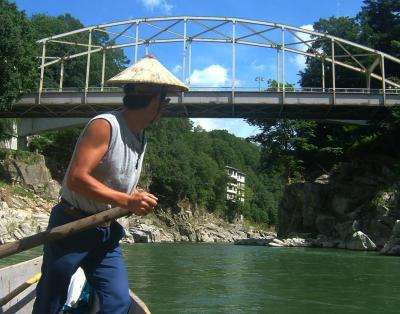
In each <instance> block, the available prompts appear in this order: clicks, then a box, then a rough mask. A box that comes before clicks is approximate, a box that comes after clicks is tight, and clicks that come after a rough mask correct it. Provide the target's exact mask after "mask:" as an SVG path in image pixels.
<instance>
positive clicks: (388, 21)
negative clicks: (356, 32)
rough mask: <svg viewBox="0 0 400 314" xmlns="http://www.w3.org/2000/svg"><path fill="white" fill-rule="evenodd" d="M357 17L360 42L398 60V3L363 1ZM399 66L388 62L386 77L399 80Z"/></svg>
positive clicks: (399, 47)
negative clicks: (360, 30) (360, 29)
mask: <svg viewBox="0 0 400 314" xmlns="http://www.w3.org/2000/svg"><path fill="white" fill-rule="evenodd" d="M364 4H365V6H364V7H363V8H362V10H361V12H360V13H359V14H358V15H357V20H358V22H359V24H360V25H361V28H362V33H361V35H360V41H361V42H362V43H364V44H365V45H367V46H369V47H371V48H375V49H378V50H381V51H384V52H386V53H388V54H391V55H393V56H395V57H397V58H400V1H399V0H364ZM399 73H400V65H399V64H397V63H394V62H390V61H388V64H387V66H386V76H387V77H388V78H391V79H394V80H396V78H397V80H398V79H399V78H400V74H399Z"/></svg>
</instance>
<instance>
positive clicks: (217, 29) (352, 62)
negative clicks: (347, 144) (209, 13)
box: [0, 16, 400, 120]
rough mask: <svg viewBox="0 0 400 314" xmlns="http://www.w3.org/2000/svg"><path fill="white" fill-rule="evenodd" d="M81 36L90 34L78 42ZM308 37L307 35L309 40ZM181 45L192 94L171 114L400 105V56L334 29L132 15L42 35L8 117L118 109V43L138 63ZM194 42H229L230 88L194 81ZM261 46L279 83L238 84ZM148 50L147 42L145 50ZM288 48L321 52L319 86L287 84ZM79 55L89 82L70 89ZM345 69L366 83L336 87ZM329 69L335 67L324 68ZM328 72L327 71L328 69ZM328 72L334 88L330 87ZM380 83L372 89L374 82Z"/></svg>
mask: <svg viewBox="0 0 400 314" xmlns="http://www.w3.org/2000/svg"><path fill="white" fill-rule="evenodd" d="M95 33H106V34H108V35H109V36H110V39H109V41H108V42H107V43H105V44H104V45H102V46H99V45H96V44H94V43H93V36H94V34H95ZM76 35H81V37H84V39H82V40H77V39H76V38H77V36H76ZM305 36H307V37H308V38H307V39H305ZM318 41H319V42H325V43H326V45H327V46H329V47H330V49H329V50H330V51H323V50H321V49H315V48H314V47H313V43H315V42H318ZM171 43H181V44H182V46H181V48H179V52H178V53H179V54H180V55H181V58H182V63H181V67H182V77H181V78H182V80H183V81H185V82H186V83H187V84H188V85H189V87H190V90H189V92H186V93H184V94H181V95H178V96H174V97H172V101H171V103H170V105H169V107H168V108H166V110H165V115H166V116H171V117H180V116H187V117H231V118H232V117H265V118H305V119H343V120H348V119H351V120H368V119H374V118H385V117H386V116H387V115H388V114H389V109H390V108H391V107H393V106H398V105H400V84H399V83H398V82H396V81H394V80H393V79H391V78H388V77H387V72H388V71H387V69H388V67H391V66H394V65H395V66H399V65H400V59H398V58H396V57H393V56H391V55H389V54H387V53H384V52H382V51H378V50H375V49H372V48H369V47H366V46H363V45H360V44H357V43H354V42H351V41H348V40H345V39H342V38H338V37H335V36H331V35H329V34H323V33H318V32H315V31H311V30H307V29H303V28H299V27H293V26H289V25H285V24H279V23H272V22H266V21H257V20H249V19H241V18H225V17H195V16H180V17H163V18H141V19H132V20H126V21H120V22H114V23H107V24H101V25H93V26H89V27H85V28H82V29H78V30H74V31H71V32H67V33H63V34H58V35H54V36H51V37H48V38H44V39H41V40H39V41H38V44H39V45H41V47H42V54H41V57H40V58H41V65H40V82H39V89H38V91H36V92H33V93H29V94H27V95H25V96H24V97H22V99H21V100H20V101H18V102H17V103H16V104H15V105H14V106H13V110H12V111H11V112H8V113H4V112H3V113H0V116H2V117H90V116H93V115H95V114H97V113H100V112H104V111H107V110H113V109H118V108H120V104H121V98H122V93H121V90H119V89H115V88H109V87H107V86H106V85H105V81H106V79H107V78H106V73H107V69H106V61H105V60H106V55H107V53H109V51H111V50H113V49H121V48H123V49H128V48H129V47H132V48H133V51H132V55H133V56H134V61H137V60H138V58H139V48H140V47H144V49H145V51H146V54H147V53H148V52H149V47H150V46H153V45H159V44H171ZM193 43H214V44H218V43H222V44H226V45H230V46H231V53H230V56H229V58H230V59H231V64H232V70H231V80H230V81H231V84H230V86H229V87H225V88H205V87H203V88H198V87H195V86H192V84H191V82H190V77H191V74H192V50H193V47H192V46H193ZM49 45H57V46H59V49H58V50H59V51H61V52H62V55H58V56H48V55H47V54H46V47H49ZM239 45H241V46H242V45H243V46H251V47H260V48H264V49H272V50H275V51H276V64H277V69H278V70H277V73H276V81H277V82H278V87H277V88H276V89H269V90H265V89H264V90H261V89H258V88H241V87H240V86H237V83H236V82H237V79H238V78H237V73H236V64H237V47H238V46H239ZM71 46H74V47H80V49H82V51H81V52H79V53H74V54H68V47H71ZM142 49H143V48H142ZM93 54H101V55H102V68H101V82H99V86H89V80H90V74H91V56H92V55H93ZM288 54H297V55H302V56H305V57H310V58H315V59H317V60H320V62H321V82H322V84H321V86H320V87H319V88H299V89H298V88H288V87H286V74H287V73H286V71H287V69H286V66H285V65H286V60H287V55H288ZM76 58H85V59H86V76H85V85H84V86H77V87H76V88H64V87H63V79H64V64H66V63H67V62H68V61H70V60H73V59H76ZM49 67H59V74H60V76H59V87H58V88H56V89H54V88H53V89H49V88H46V87H45V84H44V82H45V77H46V69H48V68H49ZM337 67H342V68H346V69H349V70H351V71H355V72H357V73H359V74H360V75H364V76H365V82H366V85H365V87H364V88H357V89H354V88H353V89H352V88H337V87H336V85H337V83H336V68H337ZM328 68H329V71H326V69H328ZM325 72H328V73H325ZM328 75H329V81H330V82H331V84H330V86H326V83H325V82H326V81H327V77H328ZM372 79H374V80H377V81H378V82H379V86H380V88H378V89H371V80H372Z"/></svg>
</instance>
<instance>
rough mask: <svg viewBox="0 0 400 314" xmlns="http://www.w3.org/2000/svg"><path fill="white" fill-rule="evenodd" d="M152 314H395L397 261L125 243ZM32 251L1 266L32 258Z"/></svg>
mask: <svg viewBox="0 0 400 314" xmlns="http://www.w3.org/2000/svg"><path fill="white" fill-rule="evenodd" d="M123 250H124V254H125V257H126V264H127V269H128V276H129V283H130V286H131V288H132V289H133V290H134V291H135V292H136V293H137V294H138V295H139V296H140V297H141V298H142V299H143V300H144V301H145V303H146V304H147V305H148V306H149V308H150V310H151V311H152V313H154V314H157V313H271V314H275V313H277V314H280V313H282V314H286V313H287V314H289V313H306V314H331V313H332V314H333V313H334V314H336V313H363V314H367V313H371V314H372V313H374V314H375V313H385V314H386V313H399V312H400V257H384V256H379V255H378V254H377V253H371V252H354V251H346V250H327V249H303V248H267V247H251V246H234V245H223V244H221V245H216V244H213V245H211V244H135V245H123ZM38 254H40V250H39V249H36V250H32V251H29V252H27V253H22V254H20V255H18V256H16V257H15V256H14V257H12V258H7V259H4V260H0V265H5V264H10V263H11V264H12V263H15V262H17V261H20V260H23V259H26V258H27V257H29V258H32V257H34V256H37V255H38Z"/></svg>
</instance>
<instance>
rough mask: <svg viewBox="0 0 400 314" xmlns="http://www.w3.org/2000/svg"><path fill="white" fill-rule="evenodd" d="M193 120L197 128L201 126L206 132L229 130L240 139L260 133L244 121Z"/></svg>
mask: <svg viewBox="0 0 400 314" xmlns="http://www.w3.org/2000/svg"><path fill="white" fill-rule="evenodd" d="M191 120H192V121H193V123H194V125H195V126H201V127H202V128H203V129H205V130H206V131H212V130H227V131H228V132H229V133H232V134H234V135H236V136H238V137H244V138H246V137H249V136H251V135H255V134H257V133H258V132H259V129H258V128H257V127H254V126H251V125H249V124H248V123H247V122H246V121H245V120H243V119H231V118H229V119H211V118H194V119H191Z"/></svg>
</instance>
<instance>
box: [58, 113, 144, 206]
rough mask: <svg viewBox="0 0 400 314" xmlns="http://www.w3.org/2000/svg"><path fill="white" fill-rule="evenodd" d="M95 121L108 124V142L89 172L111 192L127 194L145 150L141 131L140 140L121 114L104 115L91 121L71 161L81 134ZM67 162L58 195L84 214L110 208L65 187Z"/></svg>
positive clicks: (138, 175)
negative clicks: (102, 120)
mask: <svg viewBox="0 0 400 314" xmlns="http://www.w3.org/2000/svg"><path fill="white" fill-rule="evenodd" d="M95 119H105V120H107V121H108V122H109V123H110V125H111V139H110V144H109V147H108V150H107V153H106V154H105V155H104V157H103V159H102V160H101V161H100V163H99V164H98V165H97V167H96V168H95V169H94V170H93V172H92V175H93V177H95V178H96V179H97V180H99V181H100V182H102V183H103V184H105V185H107V186H108V187H110V188H111V189H114V190H117V191H120V192H124V193H128V194H130V193H132V191H133V190H134V188H136V185H137V183H138V181H139V177H140V172H141V170H142V162H143V155H144V152H145V150H146V139H145V137H144V132H143V130H142V131H141V132H140V136H139V137H140V139H138V138H137V137H136V136H135V135H134V134H133V133H132V132H131V130H130V129H129V128H128V125H127V124H126V121H125V118H124V117H123V116H122V113H121V112H110V113H105V114H101V115H98V116H96V117H94V118H93V119H91V120H90V121H89V123H88V124H87V125H86V127H85V128H84V129H83V131H82V133H81V136H80V137H79V139H78V141H77V144H76V146H75V151H74V153H73V155H72V158H71V161H72V160H73V159H74V157H75V154H76V148H77V147H78V145H79V142H80V140H81V137H82V134H83V133H84V132H85V130H86V129H87V127H88V125H89V124H90V122H92V121H93V120H95ZM71 161H70V164H69V166H68V169H67V172H66V174H65V177H64V180H63V182H62V185H61V191H60V196H61V197H62V198H63V199H65V200H66V201H67V202H69V203H70V204H71V205H73V206H74V207H77V208H79V209H81V210H83V211H85V212H87V213H97V212H100V211H103V210H106V209H109V208H111V207H112V206H111V205H110V204H103V203H98V202H95V201H92V200H89V199H87V198H85V197H84V196H82V195H80V194H79V193H76V192H73V191H71V190H70V189H69V188H68V186H67V183H66V181H67V178H68V174H69V169H70V167H71Z"/></svg>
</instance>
